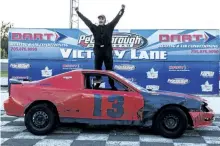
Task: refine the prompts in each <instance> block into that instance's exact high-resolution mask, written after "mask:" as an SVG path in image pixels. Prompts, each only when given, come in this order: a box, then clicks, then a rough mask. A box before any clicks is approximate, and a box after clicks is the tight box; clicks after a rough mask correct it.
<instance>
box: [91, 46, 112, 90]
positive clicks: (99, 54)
mask: <svg viewBox="0 0 220 146" xmlns="http://www.w3.org/2000/svg"><path fill="white" fill-rule="evenodd" d="M94 54H95V60H94V64H95V69H96V70H102V64H103V63H104V65H105V69H106V70H111V71H113V54H112V48H110V47H106V48H95V49H94ZM96 79H101V76H97V77H96ZM109 84H110V86H111V87H112V88H113V87H114V80H113V79H111V78H109Z"/></svg>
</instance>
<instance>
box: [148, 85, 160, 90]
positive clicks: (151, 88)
mask: <svg viewBox="0 0 220 146" xmlns="http://www.w3.org/2000/svg"><path fill="white" fill-rule="evenodd" d="M146 89H149V90H153V91H158V90H159V89H160V86H158V85H146Z"/></svg>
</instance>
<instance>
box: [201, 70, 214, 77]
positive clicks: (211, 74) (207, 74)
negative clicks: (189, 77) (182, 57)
mask: <svg viewBox="0 0 220 146" xmlns="http://www.w3.org/2000/svg"><path fill="white" fill-rule="evenodd" d="M214 74H215V72H213V71H201V73H200V76H202V77H203V78H213V76H214Z"/></svg>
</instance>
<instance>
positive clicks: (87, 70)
mask: <svg viewBox="0 0 220 146" xmlns="http://www.w3.org/2000/svg"><path fill="white" fill-rule="evenodd" d="M70 72H82V73H111V72H112V71H107V70H94V69H77V70H72V71H70Z"/></svg>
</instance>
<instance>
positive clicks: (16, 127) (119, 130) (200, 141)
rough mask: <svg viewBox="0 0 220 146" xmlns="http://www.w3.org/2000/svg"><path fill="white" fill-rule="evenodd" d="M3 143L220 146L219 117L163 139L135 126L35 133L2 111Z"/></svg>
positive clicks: (24, 145) (12, 145) (19, 145)
mask: <svg viewBox="0 0 220 146" xmlns="http://www.w3.org/2000/svg"><path fill="white" fill-rule="evenodd" d="M1 145H3V146H6V145H7V146H33V145H34V146H220V117H219V116H218V117H217V118H216V120H215V122H214V124H213V125H212V126H209V127H206V128H199V129H195V130H187V131H186V133H185V134H184V136H182V137H181V138H178V139H166V138H163V137H161V136H158V135H154V134H152V133H151V132H149V131H148V132H147V131H146V130H137V128H135V127H115V126H114V127H112V126H111V127H91V126H86V125H78V124H74V125H62V126H61V127H59V128H58V129H56V130H55V131H54V132H53V133H52V134H49V135H47V136H35V135H32V134H31V133H29V132H28V131H27V130H26V127H25V126H24V119H23V118H17V117H10V116H7V115H5V113H4V111H2V112H1Z"/></svg>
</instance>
